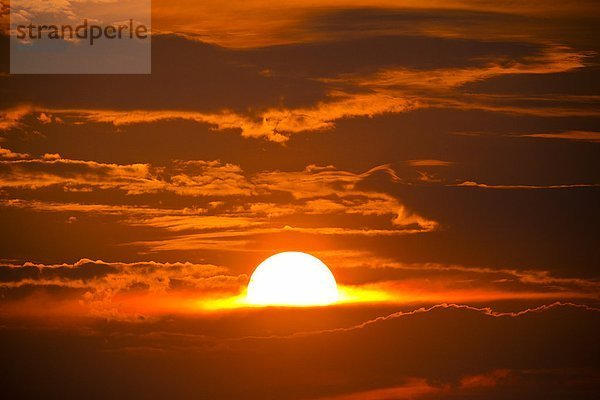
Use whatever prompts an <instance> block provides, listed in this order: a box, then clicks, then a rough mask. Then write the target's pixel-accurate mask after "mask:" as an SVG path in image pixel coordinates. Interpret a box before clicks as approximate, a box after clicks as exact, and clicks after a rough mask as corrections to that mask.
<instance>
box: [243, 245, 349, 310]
mask: <svg viewBox="0 0 600 400" xmlns="http://www.w3.org/2000/svg"><path fill="white" fill-rule="evenodd" d="M337 300H338V289H337V284H336V282H335V278H334V277H333V274H332V273H331V271H330V270H329V268H327V266H326V265H325V264H324V263H323V262H322V261H321V260H319V259H318V258H316V257H313V256H311V255H310V254H306V253H301V252H297V251H287V252H284V253H279V254H275V255H273V256H271V257H269V258H267V259H266V260H265V261H263V262H262V263H260V265H259V266H258V267H256V270H254V273H253V274H252V276H251V277H250V283H248V294H247V301H248V303H250V304H256V305H286V306H309V305H326V304H331V303H334V302H335V301H337Z"/></svg>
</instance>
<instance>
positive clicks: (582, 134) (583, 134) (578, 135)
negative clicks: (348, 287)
mask: <svg viewBox="0 0 600 400" xmlns="http://www.w3.org/2000/svg"><path fill="white" fill-rule="evenodd" d="M520 136H524V137H532V138H540V139H562V140H573V141H579V142H591V143H598V142H600V132H590V131H567V132H558V133H530V134H527V135H520Z"/></svg>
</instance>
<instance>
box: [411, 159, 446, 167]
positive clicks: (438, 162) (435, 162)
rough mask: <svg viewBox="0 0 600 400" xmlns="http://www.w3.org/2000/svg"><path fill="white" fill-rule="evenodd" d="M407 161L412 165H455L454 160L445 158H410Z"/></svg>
mask: <svg viewBox="0 0 600 400" xmlns="http://www.w3.org/2000/svg"><path fill="white" fill-rule="evenodd" d="M406 163H407V164H408V165H410V166H412V167H449V166H451V165H454V162H452V161H443V160H408V161H406Z"/></svg>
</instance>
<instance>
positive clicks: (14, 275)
mask: <svg viewBox="0 0 600 400" xmlns="http://www.w3.org/2000/svg"><path fill="white" fill-rule="evenodd" d="M246 280H247V277H246V276H245V275H231V274H229V273H228V270H227V269H226V268H224V267H221V266H216V265H213V264H194V263H190V262H184V263H181V262H176V263H161V262H155V261H141V262H133V263H124V262H105V261H101V260H95V261H94V260H90V259H81V260H79V261H77V262H76V263H73V264H66V263H65V264H39V263H30V262H27V263H24V264H22V265H11V264H5V265H0V291H1V292H2V297H3V301H4V302H6V303H7V305H10V306H11V307H9V308H7V311H6V312H7V313H8V314H12V313H17V314H19V313H24V314H28V315H38V316H42V315H43V313H39V310H38V311H37V312H36V310H35V309H33V310H32V309H30V308H28V307H25V305H24V304H21V303H20V302H19V301H21V302H22V301H23V300H22V293H26V294H27V296H26V298H33V299H36V296H38V295H39V293H44V291H45V290H50V289H54V292H55V294H54V295H53V296H50V298H49V299H48V301H53V302H56V303H58V304H60V302H65V301H66V302H67V304H69V303H70V304H72V305H73V306H75V305H77V304H78V305H79V306H80V307H82V311H83V312H84V314H89V315H93V316H98V317H116V318H128V317H129V316H130V315H140V314H150V315H152V314H155V313H157V312H159V310H163V311H161V312H164V310H165V309H166V310H170V311H172V312H174V311H176V309H172V307H181V311H184V309H187V310H188V311H189V310H190V309H193V307H194V304H198V303H197V301H198V299H202V298H203V297H204V298H206V297H207V296H208V297H210V296H211V293H220V294H221V296H223V295H224V294H223V293H225V295H232V294H235V293H237V292H238V291H239V290H240V285H245V282H246ZM57 289H60V290H59V291H58V292H57ZM61 291H62V294H60V293H61ZM19 293H21V295H19ZM50 293H52V291H51V292H50ZM65 296H66V298H67V300H65ZM148 296H150V298H148ZM185 297H187V298H191V299H192V300H191V301H183V300H182V298H185ZM144 299H146V300H144ZM177 299H178V302H176V301H175V300H177ZM11 301H12V302H16V304H11ZM176 303H177V304H179V305H178V306H177V305H176ZM19 304H21V305H22V307H20V306H19ZM58 309H59V310H60V307H58ZM198 310H200V308H198ZM65 312H66V313H67V315H68V313H72V312H73V308H67V311H65ZM80 312H81V311H80Z"/></svg>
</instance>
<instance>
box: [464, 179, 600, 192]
mask: <svg viewBox="0 0 600 400" xmlns="http://www.w3.org/2000/svg"><path fill="white" fill-rule="evenodd" d="M452 186H459V187H475V188H481V189H526V190H528V189H575V188H593V187H598V186H600V184H596V183H571V184H563V185H489V184H487V183H478V182H473V181H464V182H461V183H458V184H456V185H452Z"/></svg>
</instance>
